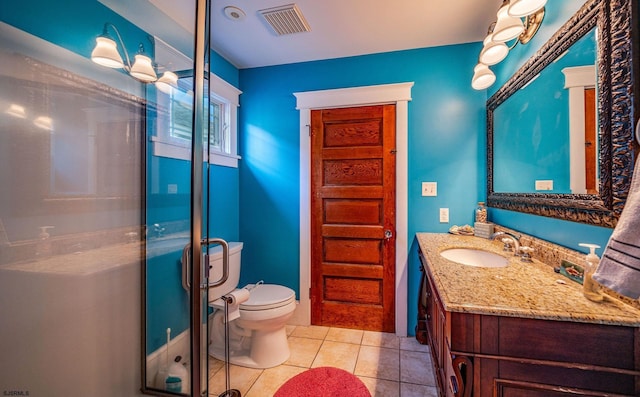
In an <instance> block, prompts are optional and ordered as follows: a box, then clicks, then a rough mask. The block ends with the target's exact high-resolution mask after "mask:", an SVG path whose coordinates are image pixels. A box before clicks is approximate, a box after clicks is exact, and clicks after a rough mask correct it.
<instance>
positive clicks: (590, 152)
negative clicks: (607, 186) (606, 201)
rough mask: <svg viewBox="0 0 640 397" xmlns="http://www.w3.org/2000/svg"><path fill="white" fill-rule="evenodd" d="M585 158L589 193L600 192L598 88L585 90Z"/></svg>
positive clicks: (586, 185) (586, 184)
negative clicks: (597, 126)
mask: <svg viewBox="0 0 640 397" xmlns="http://www.w3.org/2000/svg"><path fill="white" fill-rule="evenodd" d="M584 159H585V164H584V166H585V178H586V181H585V187H586V189H587V194H598V140H597V139H596V90H595V88H589V89H586V90H584Z"/></svg>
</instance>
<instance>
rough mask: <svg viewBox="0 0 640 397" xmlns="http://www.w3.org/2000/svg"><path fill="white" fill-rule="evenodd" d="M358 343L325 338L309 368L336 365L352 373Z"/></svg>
mask: <svg viewBox="0 0 640 397" xmlns="http://www.w3.org/2000/svg"><path fill="white" fill-rule="evenodd" d="M358 350H360V345H354V344H352V343H343V342H333V341H329V340H326V341H324V342H323V343H322V346H320V351H318V355H317V356H316V359H315V360H313V364H311V368H317V367H336V368H340V369H344V370H345V371H348V372H351V373H353V370H354V368H355V366H356V360H357V358H358Z"/></svg>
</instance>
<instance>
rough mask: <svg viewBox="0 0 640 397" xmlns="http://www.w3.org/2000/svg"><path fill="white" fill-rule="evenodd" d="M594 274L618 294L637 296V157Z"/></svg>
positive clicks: (639, 285)
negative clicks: (616, 222) (625, 199)
mask: <svg viewBox="0 0 640 397" xmlns="http://www.w3.org/2000/svg"><path fill="white" fill-rule="evenodd" d="M593 278H594V280H596V281H597V282H599V283H600V284H602V285H604V286H605V287H607V288H610V289H612V290H614V291H616V292H618V293H619V294H621V295H624V296H628V297H629V298H632V299H638V298H639V297H640V160H638V161H636V165H635V170H634V172H633V178H632V179H631V186H630V188H629V195H628V196H627V201H626V203H625V206H624V209H623V210H622V214H620V219H619V220H618V224H617V225H616V228H615V229H614V230H613V233H612V234H611V238H610V239H609V242H608V243H607V247H606V248H605V250H604V254H603V255H602V260H601V261H600V265H599V266H598V270H597V271H596V273H595V274H594V275H593Z"/></svg>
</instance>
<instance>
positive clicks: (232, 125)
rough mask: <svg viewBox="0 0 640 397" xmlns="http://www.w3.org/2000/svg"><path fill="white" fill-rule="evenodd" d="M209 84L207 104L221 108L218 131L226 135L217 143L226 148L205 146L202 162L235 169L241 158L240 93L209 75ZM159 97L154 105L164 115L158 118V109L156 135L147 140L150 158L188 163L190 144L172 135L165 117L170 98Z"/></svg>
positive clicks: (166, 96)
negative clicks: (161, 108)
mask: <svg viewBox="0 0 640 397" xmlns="http://www.w3.org/2000/svg"><path fill="white" fill-rule="evenodd" d="M209 84H210V89H209V91H210V94H209V99H208V100H207V103H208V104H209V105H210V104H211V103H213V102H215V103H218V104H219V105H222V108H223V109H221V115H222V117H221V124H222V125H221V127H222V128H221V132H223V133H225V129H226V130H228V133H225V135H224V136H223V137H222V138H221V142H222V144H223V145H224V146H227V148H226V149H227V150H220V149H218V148H214V147H209V146H208V145H205V149H204V161H207V159H208V161H209V164H214V165H219V166H223V167H232V168H237V167H238V160H240V159H241V157H240V156H239V155H238V107H239V106H240V103H239V97H240V94H241V93H242V91H240V90H239V89H237V88H236V87H234V86H232V85H231V84H229V83H227V82H226V81H224V80H223V79H221V78H220V77H218V76H217V75H215V74H213V73H211V74H209ZM159 95H162V97H160V98H158V105H159V107H160V106H162V107H163V108H164V110H166V112H165V114H166V115H165V116H163V115H161V110H160V109H158V113H159V114H158V121H159V122H158V128H157V132H156V134H155V135H153V136H152V137H151V142H152V146H153V155H154V156H159V157H168V158H173V159H179V160H187V161H189V160H191V142H190V141H189V140H187V139H184V138H180V137H175V136H172V134H171V120H170V119H168V120H167V118H170V117H171V114H170V112H171V111H170V106H171V104H170V101H171V97H170V96H169V95H166V94H159ZM211 122H212V120H211V119H210V120H209V123H210V124H209V131H211V130H212V126H211ZM225 127H226V128H225ZM207 149H208V153H207ZM223 149H224V148H223Z"/></svg>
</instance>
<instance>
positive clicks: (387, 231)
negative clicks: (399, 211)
mask: <svg viewBox="0 0 640 397" xmlns="http://www.w3.org/2000/svg"><path fill="white" fill-rule="evenodd" d="M391 237H393V232H392V231H391V230H389V229H387V230H385V231H384V238H385V239H387V240H389V239H390V238H391Z"/></svg>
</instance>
